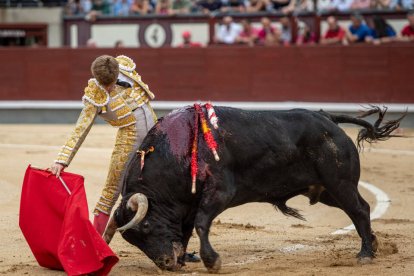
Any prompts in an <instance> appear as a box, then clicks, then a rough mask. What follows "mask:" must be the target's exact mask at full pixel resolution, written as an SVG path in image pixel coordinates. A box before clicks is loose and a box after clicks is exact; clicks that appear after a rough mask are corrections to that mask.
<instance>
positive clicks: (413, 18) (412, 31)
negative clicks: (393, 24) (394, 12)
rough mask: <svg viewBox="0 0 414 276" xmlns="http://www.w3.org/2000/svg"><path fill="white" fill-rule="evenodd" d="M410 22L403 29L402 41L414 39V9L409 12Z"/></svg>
mask: <svg viewBox="0 0 414 276" xmlns="http://www.w3.org/2000/svg"><path fill="white" fill-rule="evenodd" d="M407 19H408V24H407V25H405V26H404V28H403V29H402V30H401V38H400V39H401V40H402V41H414V11H411V12H409V13H408V14H407Z"/></svg>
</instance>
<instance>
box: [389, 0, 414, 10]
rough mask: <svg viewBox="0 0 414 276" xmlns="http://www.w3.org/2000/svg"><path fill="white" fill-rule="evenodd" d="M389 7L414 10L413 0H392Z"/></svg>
mask: <svg viewBox="0 0 414 276" xmlns="http://www.w3.org/2000/svg"><path fill="white" fill-rule="evenodd" d="M389 7H390V9H393V10H412V9H413V0H391V1H390V4H389Z"/></svg>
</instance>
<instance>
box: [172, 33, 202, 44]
mask: <svg viewBox="0 0 414 276" xmlns="http://www.w3.org/2000/svg"><path fill="white" fill-rule="evenodd" d="M182 38H183V43H181V44H180V45H178V46H177V47H178V48H200V47H202V46H203V45H201V43H199V42H192V41H191V33H190V32H189V31H185V32H183V34H182Z"/></svg>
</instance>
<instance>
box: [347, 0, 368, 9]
mask: <svg viewBox="0 0 414 276" xmlns="http://www.w3.org/2000/svg"><path fill="white" fill-rule="evenodd" d="M370 7H371V0H353V2H352V5H351V9H353V10H363V9H369V8H370Z"/></svg>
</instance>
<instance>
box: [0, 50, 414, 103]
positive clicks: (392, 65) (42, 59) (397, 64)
mask: <svg viewBox="0 0 414 276" xmlns="http://www.w3.org/2000/svg"><path fill="white" fill-rule="evenodd" d="M101 54H110V55H118V54H125V55H127V56H130V57H131V58H133V59H134V60H135V61H136V63H137V71H138V72H139V73H140V74H141V75H142V77H143V80H144V81H145V82H146V83H148V84H149V86H150V89H151V90H152V91H153V92H154V93H155V94H156V99H157V100H160V101H197V100H201V101H206V100H211V101H236V102H283V101H294V102H296V101H300V102H335V103H373V102H374V103H414V86H413V85H412V82H411V80H412V64H413V62H414V45H413V44H393V45H383V46H370V45H356V46H348V47H342V46H331V47H329V46H314V47H312V46H310V47H304V46H302V47H255V48H247V47H208V48H201V49H173V48H161V49H150V48H143V49H46V48H39V49H19V48H10V49H0V61H1V66H0V80H1V83H2V85H1V86H0V101H5V100H9V101H10V100H12V101H14V100H53V101H66V100H80V98H81V96H82V93H83V89H84V87H85V85H86V83H87V80H88V79H89V78H90V77H91V73H90V70H89V68H90V64H91V62H92V61H93V60H94V58H95V57H97V56H98V55H101Z"/></svg>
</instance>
